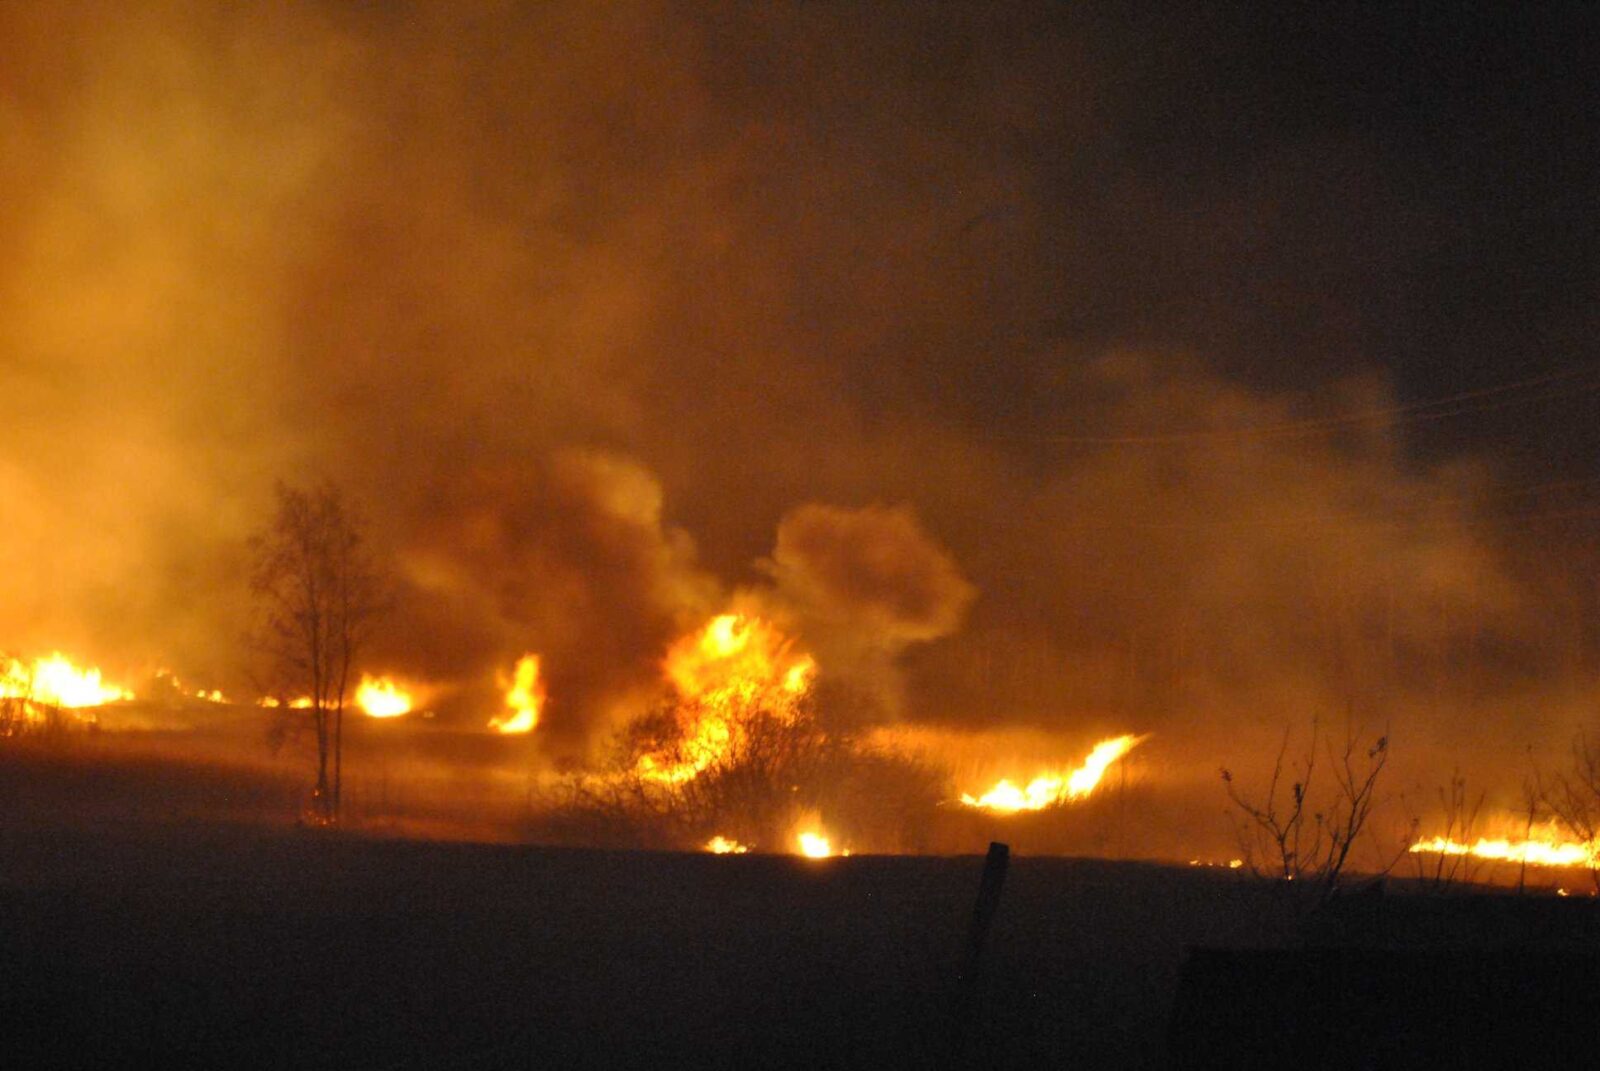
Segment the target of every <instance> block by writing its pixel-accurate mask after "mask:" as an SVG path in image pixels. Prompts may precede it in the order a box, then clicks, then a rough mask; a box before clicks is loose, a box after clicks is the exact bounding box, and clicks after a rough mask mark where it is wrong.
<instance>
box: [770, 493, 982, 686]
mask: <svg viewBox="0 0 1600 1071" xmlns="http://www.w3.org/2000/svg"><path fill="white" fill-rule="evenodd" d="M767 568H768V571H769V572H770V574H771V576H772V579H773V581H774V583H775V585H776V588H777V591H776V596H777V598H778V600H779V601H780V603H781V604H783V605H786V606H788V607H790V608H792V612H793V613H794V614H795V616H796V617H797V619H798V621H799V623H800V627H801V631H802V635H803V636H805V637H806V639H807V640H808V642H810V643H811V645H812V646H813V647H814V649H815V652H816V655H817V657H818V658H819V660H820V661H821V664H822V665H823V666H825V667H826V668H827V674H828V678H829V680H830V681H831V680H842V681H844V682H846V683H847V684H850V685H853V686H854V687H855V688H856V689H857V690H858V691H859V692H863V693H865V694H866V695H869V696H871V697H872V698H873V699H874V700H875V701H876V703H877V705H878V706H879V708H880V710H881V711H883V712H887V713H898V712H899V700H900V684H899V680H898V676H897V675H896V674H895V670H894V664H895V660H896V659H897V657H898V656H899V655H900V654H901V652H903V651H904V650H905V649H906V648H907V647H908V646H910V645H912V644H915V643H926V642H928V641H930V640H936V639H939V638H941V637H944V636H948V635H950V634H951V633H953V632H955V631H956V629H957V628H959V627H960V624H961V621H962V619H963V617H964V616H965V614H966V611H967V607H968V606H969V605H970V604H971V602H972V600H973V598H974V597H975V596H976V594H977V591H976V589H975V588H974V587H973V586H972V585H971V584H970V583H968V582H967V580H966V578H965V577H963V576H962V575H961V571H960V569H959V567H958V566H957V565H956V563H955V562H954V561H953V560H952V559H951V558H950V555H949V554H948V553H946V552H945V551H944V550H943V549H942V548H940V547H939V546H938V545H937V544H935V543H934V542H933V541H932V540H931V539H930V538H929V537H928V535H927V533H925V532H924V531H923V530H922V527H921V525H920V524H919V523H918V521H917V518H916V514H915V513H914V512H913V511H912V510H911V509H909V508H907V507H903V506H902V507H885V506H866V507H863V508H860V509H845V508H841V507H838V506H828V505H824V504H821V503H815V502H813V503H809V504H807V505H804V506H800V507H797V508H796V509H794V510H792V511H790V512H789V513H787V514H785V515H784V518H783V520H782V521H781V522H780V523H779V525H778V539H777V545H776V546H775V547H774V549H773V552H772V558H771V561H770V563H769V564H768V566H767Z"/></svg>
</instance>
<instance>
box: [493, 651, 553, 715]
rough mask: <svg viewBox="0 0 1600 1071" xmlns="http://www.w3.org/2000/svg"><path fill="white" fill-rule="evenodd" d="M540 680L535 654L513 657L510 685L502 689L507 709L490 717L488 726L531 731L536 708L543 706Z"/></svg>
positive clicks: (542, 688) (536, 713)
mask: <svg viewBox="0 0 1600 1071" xmlns="http://www.w3.org/2000/svg"><path fill="white" fill-rule="evenodd" d="M544 701H545V691H544V682H543V681H541V680H540V679H539V656H538V655H536V654H525V655H523V656H522V657H521V658H519V659H517V665H516V668H515V669H514V670H513V671H512V674H511V684H510V687H508V688H507V689H506V707H507V708H508V709H509V710H510V711H511V713H510V714H508V715H506V716H505V717H503V718H490V719H489V728H491V729H495V730H498V731H499V732H502V733H531V732H533V728H534V726H536V725H538V724H539V712H540V711H541V710H542V709H544Z"/></svg>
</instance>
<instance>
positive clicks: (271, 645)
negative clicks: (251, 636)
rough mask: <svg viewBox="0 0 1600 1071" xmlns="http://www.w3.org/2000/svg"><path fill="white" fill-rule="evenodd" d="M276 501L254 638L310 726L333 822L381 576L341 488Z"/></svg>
mask: <svg viewBox="0 0 1600 1071" xmlns="http://www.w3.org/2000/svg"><path fill="white" fill-rule="evenodd" d="M277 495H278V506H277V513H276V515H275V516H274V517H273V520H272V523H271V524H269V525H268V526H267V527H266V528H264V529H263V530H262V531H261V532H260V533H259V534H257V535H256V536H255V537H254V538H253V539H252V540H251V551H252V555H253V569H252V572H251V577H250V587H251V591H252V593H253V594H254V595H255V598H256V602H257V608H258V611H259V620H258V622H257V627H256V631H255V642H256V645H257V646H258V647H259V649H260V650H261V652H262V653H263V654H264V655H265V657H266V659H267V662H268V671H269V673H270V674H271V679H272V681H273V684H274V690H275V691H276V692H277V694H278V695H279V697H280V701H281V703H282V706H281V707H280V712H281V715H282V716H283V717H284V718H289V719H298V718H300V717H302V716H304V717H306V718H308V719H309V721H310V724H311V728H312V730H313V732H314V733H315V735H316V744H317V780H316V785H315V787H314V789H313V790H312V804H311V813H310V817H311V818H312V820H314V821H317V822H320V823H333V822H337V821H338V819H339V815H340V804H341V799H340V796H341V789H342V783H343V772H344V763H343V759H344V708H345V697H346V695H347V694H348V692H349V688H350V671H351V667H352V665H353V664H354V662H355V659H356V655H357V652H358V651H359V649H360V647H361V644H362V642H363V641H364V640H365V638H366V635H367V631H368V628H369V626H370V625H371V623H372V621H373V619H374V618H375V617H376V616H377V614H378V612H379V610H380V605H381V600H380V592H379V585H378V580H377V572H376V569H375V568H374V566H373V562H372V558H371V555H370V553H369V551H368V549H367V546H366V544H365V542H364V541H363V539H362V536H361V530H360V524H359V522H358V520H357V519H356V518H355V517H354V516H353V515H352V513H351V511H350V509H349V508H348V507H347V506H346V504H345V501H344V497H343V495H341V494H340V492H339V491H338V490H337V489H336V488H334V487H333V486H332V485H330V484H324V485H322V486H320V487H318V488H315V489H313V490H309V491H308V490H302V489H300V488H296V487H291V486H288V485H286V484H281V483H280V484H279V485H278V489H277ZM296 704H298V705H296ZM286 724H288V723H286ZM330 767H331V769H330Z"/></svg>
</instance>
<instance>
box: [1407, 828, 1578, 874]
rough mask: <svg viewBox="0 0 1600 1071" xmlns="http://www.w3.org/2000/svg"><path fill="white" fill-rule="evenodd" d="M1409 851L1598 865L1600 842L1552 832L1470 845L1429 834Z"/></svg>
mask: <svg viewBox="0 0 1600 1071" xmlns="http://www.w3.org/2000/svg"><path fill="white" fill-rule="evenodd" d="M1410 850H1411V851H1412V852H1414V853H1424V852H1426V853H1430V854H1436V855H1467V856H1472V857H1473V858H1475V859H1487V860H1491V861H1494V862H1503V863H1518V864H1521V863H1526V864H1528V865H1529V866H1548V867H1575V866H1585V867H1591V868H1600V843H1596V842H1594V841H1588V842H1585V841H1581V840H1563V839H1561V838H1560V836H1559V835H1556V834H1555V833H1554V832H1551V833H1549V834H1547V835H1545V836H1540V837H1532V838H1524V839H1522V840H1511V839H1509V838H1503V839H1495V838H1490V837H1479V838H1478V839H1477V840H1476V841H1475V842H1473V843H1472V844H1464V843H1462V842H1461V841H1457V840H1451V839H1450V838H1448V837H1433V838H1431V839H1429V840H1419V841H1417V843H1415V844H1413V845H1412V846H1411V849H1410Z"/></svg>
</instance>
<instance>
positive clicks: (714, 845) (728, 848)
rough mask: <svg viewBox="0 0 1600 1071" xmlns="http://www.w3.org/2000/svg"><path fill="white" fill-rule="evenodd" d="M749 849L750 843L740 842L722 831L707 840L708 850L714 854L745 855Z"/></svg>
mask: <svg viewBox="0 0 1600 1071" xmlns="http://www.w3.org/2000/svg"><path fill="white" fill-rule="evenodd" d="M749 850H750V848H749V846H748V845H744V844H740V843H739V842H738V841H736V840H732V839H730V838H728V837H724V836H723V835H722V834H720V833H719V834H717V835H716V836H715V837H712V838H711V839H710V840H708V841H706V851H708V852H711V853H712V854H713V855H743V854H745V853H746V852H748V851H749Z"/></svg>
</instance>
